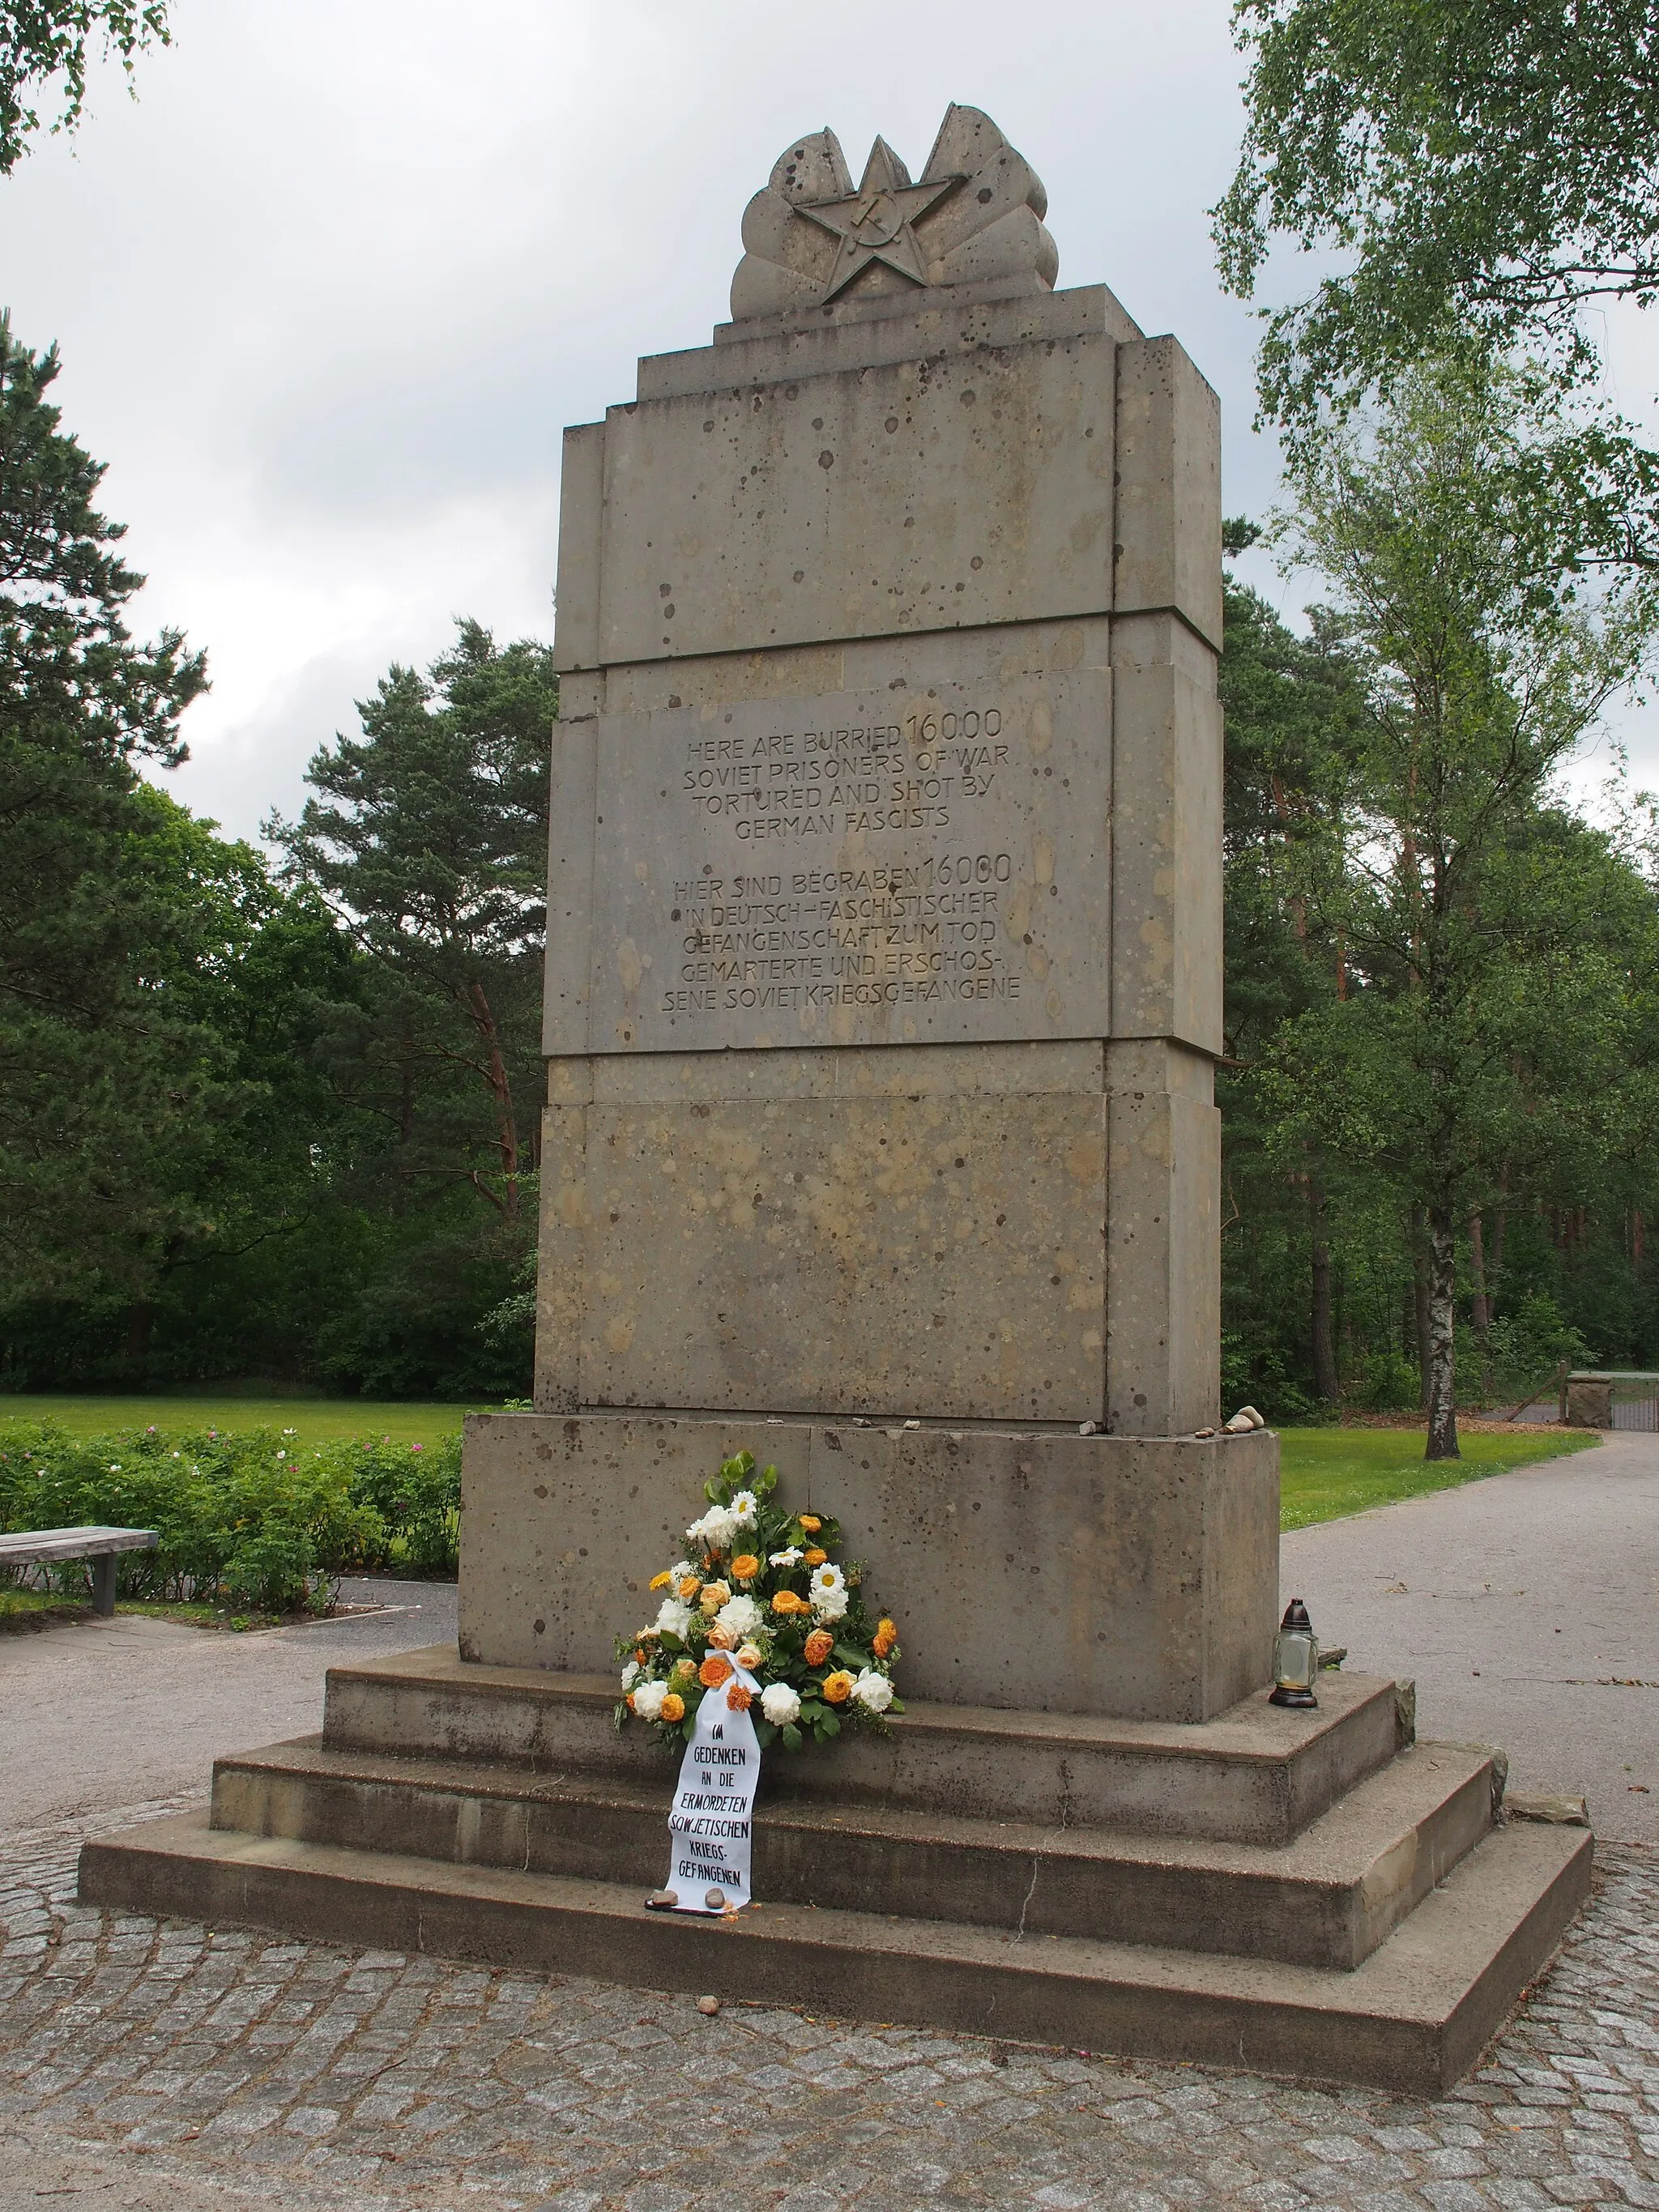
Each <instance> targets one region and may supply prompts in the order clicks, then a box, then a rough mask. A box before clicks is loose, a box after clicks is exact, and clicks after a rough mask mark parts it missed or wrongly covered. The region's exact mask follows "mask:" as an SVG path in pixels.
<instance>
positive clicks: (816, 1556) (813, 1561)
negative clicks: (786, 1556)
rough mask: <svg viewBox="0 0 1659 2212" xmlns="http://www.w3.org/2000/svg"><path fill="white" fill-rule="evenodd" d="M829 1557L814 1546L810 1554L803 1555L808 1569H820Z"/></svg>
mask: <svg viewBox="0 0 1659 2212" xmlns="http://www.w3.org/2000/svg"><path fill="white" fill-rule="evenodd" d="M803 1557H804V1558H805V1561H806V1564H807V1565H808V1566H809V1567H821V1566H822V1565H823V1563H824V1561H825V1560H826V1559H828V1558H829V1553H828V1552H821V1551H820V1550H819V1549H818V1547H817V1545H816V1544H814V1545H813V1547H812V1548H811V1551H810V1552H807V1553H804V1554H803Z"/></svg>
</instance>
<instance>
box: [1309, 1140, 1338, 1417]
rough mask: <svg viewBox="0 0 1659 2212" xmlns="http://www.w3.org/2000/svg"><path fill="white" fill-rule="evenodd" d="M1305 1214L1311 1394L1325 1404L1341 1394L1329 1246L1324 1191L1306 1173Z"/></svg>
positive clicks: (1318, 1182)
mask: <svg viewBox="0 0 1659 2212" xmlns="http://www.w3.org/2000/svg"><path fill="white" fill-rule="evenodd" d="M1308 1214H1309V1219H1310V1227H1311V1230H1312V1249H1313V1285H1312V1287H1313V1313H1312V1321H1313V1375H1314V1395H1315V1397H1316V1398H1317V1399H1319V1400H1320V1401H1321V1402H1322V1404H1324V1405H1327V1406H1334V1405H1335V1403H1336V1401H1337V1400H1338V1398H1339V1397H1340V1395H1341V1385H1340V1383H1338V1381H1337V1376H1336V1342H1335V1339H1334V1335H1333V1334H1332V1329H1331V1248H1330V1245H1329V1243H1328V1242H1327V1241H1326V1237H1325V1192H1324V1188H1323V1186H1322V1183H1321V1182H1320V1180H1319V1178H1318V1176H1309V1177H1308Z"/></svg>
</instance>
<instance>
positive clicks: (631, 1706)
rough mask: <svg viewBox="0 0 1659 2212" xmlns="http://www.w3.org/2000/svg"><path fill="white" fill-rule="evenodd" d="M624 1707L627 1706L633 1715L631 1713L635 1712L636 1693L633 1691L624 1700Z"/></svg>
mask: <svg viewBox="0 0 1659 2212" xmlns="http://www.w3.org/2000/svg"><path fill="white" fill-rule="evenodd" d="M623 1705H626V1706H627V1708H628V1710H629V1712H630V1713H631V1712H632V1711H633V1710H634V1692H632V1691H631V1690H630V1691H629V1693H628V1695H627V1696H626V1697H625V1698H624V1699H623Z"/></svg>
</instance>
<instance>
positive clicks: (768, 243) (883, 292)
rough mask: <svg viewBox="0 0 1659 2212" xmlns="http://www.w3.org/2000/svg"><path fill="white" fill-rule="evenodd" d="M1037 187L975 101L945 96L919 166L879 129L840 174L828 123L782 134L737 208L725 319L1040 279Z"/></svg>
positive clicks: (999, 289)
mask: <svg viewBox="0 0 1659 2212" xmlns="http://www.w3.org/2000/svg"><path fill="white" fill-rule="evenodd" d="M1047 208H1048V195H1047V194H1046V193H1045V192H1044V191H1043V189H1042V181H1041V179H1039V178H1038V176H1037V174H1036V171H1035V170H1034V169H1033V168H1032V167H1031V166H1030V162H1028V161H1026V160H1025V159H1024V156H1023V155H1020V154H1019V153H1018V152H1017V151H1016V150H1015V149H1014V148H1013V147H1012V146H1011V145H1010V144H1009V143H1008V141H1007V140H1006V138H1005V137H1003V135H1002V133H1001V131H999V130H998V128H997V126H996V125H995V124H994V123H993V122H992V120H991V118H990V117H989V116H988V115H986V114H984V113H982V112H981V110H980V109H978V108H976V107H962V106H952V107H951V108H949V109H947V110H946V112H945V120H944V122H943V124H942V125H940V127H939V137H937V138H936V139H935V140H934V142H933V151H932V153H931V154H929V155H928V157H927V165H926V167H924V168H923V170H922V173H921V176H920V177H919V178H918V179H916V180H915V182H914V183H913V182H912V180H911V178H910V173H909V171H908V169H907V168H906V167H905V166H904V164H903V162H902V161H900V159H899V157H898V155H896V154H895V153H894V151H893V149H892V148H891V147H890V145H889V144H888V143H887V142H886V140H885V139H884V138H878V139H877V140H876V143H875V144H874V145H873V146H872V148H871V149H870V157H869V159H868V161H866V163H865V167H864V174H863V177H862V179H860V182H859V184H858V185H856V187H855V186H854V183H853V178H852V173H851V171H850V170H849V169H848V166H847V161H846V158H845V156H844V155H843V154H842V149H841V145H840V142H839V141H838V140H837V138H836V134H835V132H834V131H829V130H823V131H815V132H814V133H812V135H811V137H803V138H797V139H793V140H792V141H791V142H790V144H789V145H788V147H787V148H786V149H785V151H784V152H783V153H782V154H781V155H780V156H779V157H778V160H777V161H776V163H775V166H774V167H773V170H772V174H771V177H770V178H769V180H768V182H767V184H766V185H765V187H764V189H763V190H762V191H758V192H757V193H756V195H755V197H754V198H753V199H752V200H750V203H749V205H748V207H747V208H746V209H745V210H744V218H743V243H744V257H743V259H742V261H741V262H740V263H739V264H738V270H737V274H736V276H734V277H733V278H732V325H741V326H742V327H743V330H744V333H745V334H747V332H748V331H750V330H755V329H757V328H759V329H767V328H769V329H775V330H787V329H790V328H796V327H800V326H802V325H806V324H809V323H814V322H817V321H820V320H823V319H829V320H841V319H845V318H846V317H848V316H849V315H851V316H855V317H859V318H862V317H863V316H865V315H866V314H872V313H874V314H880V313H891V312H902V310H903V309H904V308H905V307H910V306H917V305H920V304H921V295H924V294H927V293H941V292H942V293H944V294H945V295H948V296H950V297H952V298H956V299H961V300H976V299H1001V298H1008V297H1011V296H1015V295H1018V294H1020V293H1024V292H1037V291H1048V290H1049V289H1052V287H1053V285H1054V277H1055V275H1056V273H1057V271H1058V269H1059V265H1060V257H1059V255H1058V253H1057V252H1055V249H1054V240H1053V239H1052V238H1050V236H1049V235H1048V231H1047V230H1046V229H1045V228H1043V223H1042V217H1043V215H1044V214H1045V212H1046V211H1047ZM732 325H728V326H727V328H728V330H729V331H731V334H732V335H733V336H735V335H736V334H737V331H736V330H735V329H734V328H732Z"/></svg>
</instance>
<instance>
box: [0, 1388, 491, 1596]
mask: <svg viewBox="0 0 1659 2212" xmlns="http://www.w3.org/2000/svg"><path fill="white" fill-rule="evenodd" d="M88 1522H105V1523H110V1524H114V1525H117V1526H120V1527H125V1528H154V1529H155V1531H156V1532H157V1534H158V1537H159V1539H160V1541H159V1543H158V1545H157V1547H156V1548H155V1551H153V1552H128V1553H123V1554H122V1556H121V1558H120V1560H119V1562H118V1570H117V1585H118V1590H119V1592H120V1595H122V1596H124V1597H126V1598H129V1599H132V1598H138V1599H145V1598H148V1599H161V1600H173V1601H178V1600H180V1599H191V1600H195V1601H199V1602H206V1603H227V1604H232V1605H236V1606H240V1607H255V1608H258V1609H259V1610H262V1611H266V1612H272V1613H281V1612H289V1611H293V1610H295V1608H297V1607H302V1606H303V1607H313V1608H314V1607H321V1606H326V1605H327V1604H328V1603H329V1602H330V1601H331V1597H332V1595H333V1592H334V1589H335V1588H336V1587H337V1583H338V1578H339V1577H341V1576H342V1575H345V1574H351V1573H356V1572H362V1571H364V1570H366V1569H371V1568H375V1567H392V1568H396V1569H399V1570H401V1571H404V1572H406V1573H414V1574H417V1575H442V1574H446V1573H450V1574H453V1571H454V1569H455V1564H456V1559H457V1556H458V1550H459V1528H460V1439H459V1437H455V1438H453V1439H446V1440H445V1441H444V1442H443V1443H441V1444H439V1445H436V1446H433V1447H428V1448H426V1449H422V1447H421V1446H420V1445H418V1444H416V1445H414V1446H410V1445H407V1444H390V1443H379V1444H371V1443H363V1442H362V1441H360V1440H359V1439H356V1438H341V1439H339V1440H337V1441H334V1442H331V1443H325V1444H322V1445H311V1446H301V1445H299V1444H297V1443H295V1440H294V1438H293V1437H292V1435H291V1434H289V1433H288V1432H284V1433H283V1434H281V1435H279V1434H277V1433H276V1431H274V1430H270V1429H259V1430H243V1431H238V1432H237V1433H236V1434H234V1435H224V1434H221V1433H219V1432H218V1431H215V1430H212V1429H203V1430H197V1431H188V1432H182V1433H181V1432H170V1433H164V1432H163V1431H160V1430H157V1429H145V1430H142V1431H133V1430H128V1431H119V1432H117V1433H115V1434H112V1435H109V1436H105V1437H72V1436H70V1435H69V1434H68V1433H67V1432H66V1431H64V1430H62V1429H58V1428H55V1427H53V1426H52V1425H50V1424H42V1425H38V1426H36V1425H28V1426H25V1425H22V1424H21V1423H20V1424H18V1425H15V1426H14V1427H12V1428H11V1429H9V1431H7V1433H6V1434H5V1435H4V1436H3V1437H0V1528H5V1529H21V1528H73V1527H76V1526H79V1525H82V1524H85V1523H88ZM53 1579H54V1580H55V1582H56V1583H58V1587H59V1588H60V1589H64V1590H66V1591H69V1592H71V1593H78V1592H82V1591H85V1590H87V1589H89V1588H90V1581H91V1570H90V1568H89V1567H88V1566H87V1565H83V1564H82V1563H80V1562H71V1563H70V1564H68V1565H65V1566H64V1567H63V1568H61V1569H57V1570H54V1571H53Z"/></svg>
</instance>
